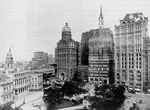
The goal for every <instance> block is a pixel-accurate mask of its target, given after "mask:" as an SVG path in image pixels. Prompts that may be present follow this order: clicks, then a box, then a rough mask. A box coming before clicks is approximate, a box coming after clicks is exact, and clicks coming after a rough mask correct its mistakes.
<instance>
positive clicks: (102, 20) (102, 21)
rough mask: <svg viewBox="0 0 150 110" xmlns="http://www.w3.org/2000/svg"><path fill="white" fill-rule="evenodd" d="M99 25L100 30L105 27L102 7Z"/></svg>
mask: <svg viewBox="0 0 150 110" xmlns="http://www.w3.org/2000/svg"><path fill="white" fill-rule="evenodd" d="M98 21H99V22H98V25H99V29H101V28H103V27H104V18H103V14H102V5H101V7H100V15H99V19H98Z"/></svg>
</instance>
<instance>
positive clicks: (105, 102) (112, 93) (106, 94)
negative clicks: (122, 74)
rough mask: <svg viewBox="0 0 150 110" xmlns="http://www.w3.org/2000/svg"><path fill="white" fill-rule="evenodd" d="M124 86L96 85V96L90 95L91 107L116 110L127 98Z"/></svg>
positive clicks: (97, 109)
mask: <svg viewBox="0 0 150 110" xmlns="http://www.w3.org/2000/svg"><path fill="white" fill-rule="evenodd" d="M124 92H125V88H124V86H118V87H116V86H115V85H103V86H97V85H96V86H95V96H92V97H90V102H91V108H92V109H96V110H99V109H100V110H116V109H117V108H118V107H120V106H121V104H123V102H124V100H125V96H124Z"/></svg>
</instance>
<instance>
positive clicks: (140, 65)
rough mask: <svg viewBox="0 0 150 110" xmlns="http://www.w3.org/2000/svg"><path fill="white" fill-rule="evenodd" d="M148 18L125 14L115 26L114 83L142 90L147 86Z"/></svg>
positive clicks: (140, 15)
mask: <svg viewBox="0 0 150 110" xmlns="http://www.w3.org/2000/svg"><path fill="white" fill-rule="evenodd" d="M147 40H148V18H147V17H144V15H143V13H131V14H126V15H125V17H124V19H123V20H120V24H119V25H116V26H115V83H116V84H123V85H126V86H128V87H129V89H135V90H137V91H143V90H144V88H146V87H147V86H148V82H149V81H148V80H149V78H148V77H149V74H148V68H149V64H148V52H147V49H146V47H147V43H146V42H147Z"/></svg>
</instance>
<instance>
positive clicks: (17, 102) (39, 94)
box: [11, 92, 43, 108]
mask: <svg viewBox="0 0 150 110" xmlns="http://www.w3.org/2000/svg"><path fill="white" fill-rule="evenodd" d="M42 96H43V92H33V93H32V94H30V95H29V96H27V97H24V98H23V97H22V98H21V99H19V100H14V104H12V105H11V106H12V108H15V107H19V106H20V105H22V104H23V102H24V101H25V104H27V103H30V102H32V101H35V100H38V99H39V98H41V97H42Z"/></svg>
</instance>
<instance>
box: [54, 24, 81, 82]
mask: <svg viewBox="0 0 150 110" xmlns="http://www.w3.org/2000/svg"><path fill="white" fill-rule="evenodd" d="M71 36H72V35H71V29H70V27H69V26H68V23H66V24H65V26H64V27H63V29H62V39H61V40H60V41H59V42H58V43H57V47H56V48H55V62H56V64H57V77H58V78H59V79H61V80H70V79H71V78H72V77H73V76H74V73H75V71H76V69H77V64H78V63H77V61H79V60H77V58H79V57H78V56H77V54H78V53H77V50H78V49H77V48H79V46H77V43H76V42H75V40H73V39H72V38H71Z"/></svg>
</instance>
